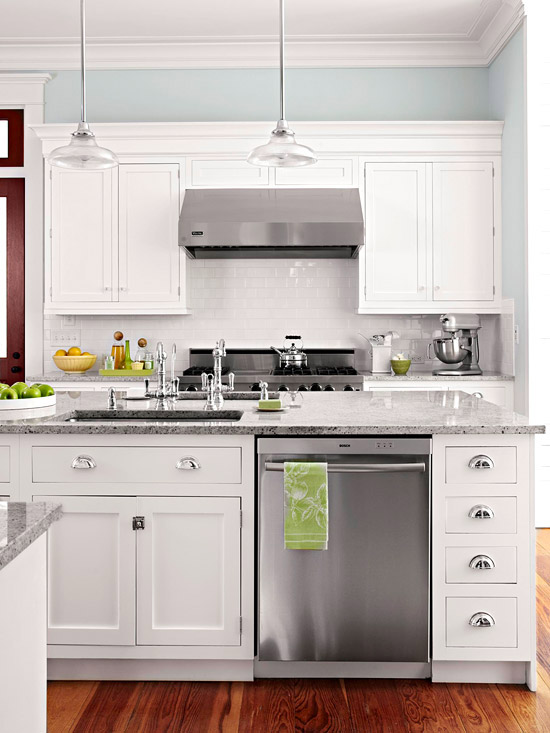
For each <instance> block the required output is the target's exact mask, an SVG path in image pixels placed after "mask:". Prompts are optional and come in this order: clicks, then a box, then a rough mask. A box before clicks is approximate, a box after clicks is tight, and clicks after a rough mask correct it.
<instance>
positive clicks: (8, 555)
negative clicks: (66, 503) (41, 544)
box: [0, 501, 63, 570]
mask: <svg viewBox="0 0 550 733" xmlns="http://www.w3.org/2000/svg"><path fill="white" fill-rule="evenodd" d="M62 514H63V512H62V510H61V505H60V504H47V503H44V502H40V501H39V502H32V503H26V502H19V501H12V502H7V501H0V570H2V568H4V567H5V566H6V565H7V564H8V563H9V562H11V561H12V560H14V559H15V558H16V557H17V556H18V555H19V554H20V553H21V552H23V550H25V549H26V548H27V547H29V545H31V544H32V543H33V542H34V541H35V540H37V539H38V538H39V537H40V536H41V535H42V534H44V532H46V531H47V529H48V528H49V526H50V525H51V524H52V523H53V522H55V521H56V520H58V519H60V518H61V515H62Z"/></svg>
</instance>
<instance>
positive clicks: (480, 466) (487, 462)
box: [468, 455, 495, 471]
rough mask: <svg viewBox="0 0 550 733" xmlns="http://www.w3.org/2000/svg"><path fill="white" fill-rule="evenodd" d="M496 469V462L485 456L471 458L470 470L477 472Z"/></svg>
mask: <svg viewBox="0 0 550 733" xmlns="http://www.w3.org/2000/svg"><path fill="white" fill-rule="evenodd" d="M494 467H495V462H494V461H493V459H492V458H489V456H484V455H480V456H474V457H473V458H470V462H469V463H468V468H473V469H475V470H477V471H482V470H487V469H490V468H494Z"/></svg>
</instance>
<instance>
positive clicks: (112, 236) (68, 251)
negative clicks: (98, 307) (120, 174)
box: [50, 167, 117, 303]
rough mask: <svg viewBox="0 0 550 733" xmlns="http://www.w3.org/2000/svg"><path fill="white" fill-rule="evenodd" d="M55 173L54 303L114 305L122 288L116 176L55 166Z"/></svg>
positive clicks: (52, 192)
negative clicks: (115, 207) (116, 290)
mask: <svg viewBox="0 0 550 733" xmlns="http://www.w3.org/2000/svg"><path fill="white" fill-rule="evenodd" d="M51 173H52V176H51V229H50V235H51V263H50V264H51V299H52V301H55V302H61V303H64V302H71V301H75V300H78V301H82V302H86V303H94V302H110V301H112V300H113V295H114V293H113V287H114V286H115V284H116V283H117V254H116V246H117V245H116V240H117V234H116V225H117V222H116V212H115V211H114V210H113V196H114V193H115V192H116V185H117V171H116V170H113V169H110V170H104V171H71V170H64V169H63V168H57V167H52V169H51ZM114 297H115V299H116V294H115V296H114Z"/></svg>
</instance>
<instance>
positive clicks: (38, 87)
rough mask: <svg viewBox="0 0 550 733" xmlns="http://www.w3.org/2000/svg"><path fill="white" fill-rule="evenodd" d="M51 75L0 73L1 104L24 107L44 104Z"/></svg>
mask: <svg viewBox="0 0 550 733" xmlns="http://www.w3.org/2000/svg"><path fill="white" fill-rule="evenodd" d="M51 78H52V75H51V74H5V73H3V72H0V104H1V105H3V106H6V105H14V106H15V107H23V106H25V105H27V104H42V105H43V104H44V87H45V86H46V84H47V83H48V82H49V81H50V79H51Z"/></svg>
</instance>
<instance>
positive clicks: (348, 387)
mask: <svg viewBox="0 0 550 733" xmlns="http://www.w3.org/2000/svg"><path fill="white" fill-rule="evenodd" d="M344 392H355V390H354V389H353V387H352V386H351V384H346V386H345V387H344Z"/></svg>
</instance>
